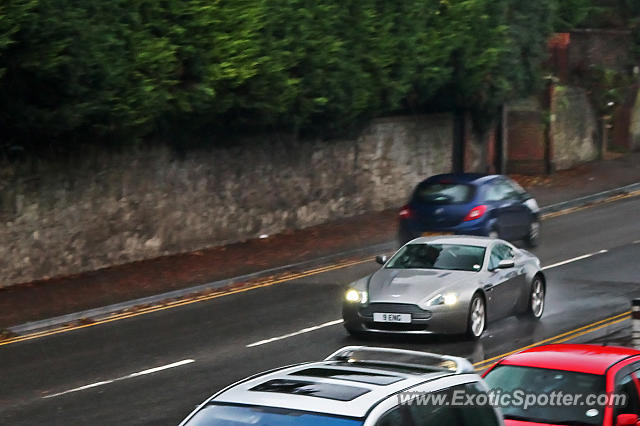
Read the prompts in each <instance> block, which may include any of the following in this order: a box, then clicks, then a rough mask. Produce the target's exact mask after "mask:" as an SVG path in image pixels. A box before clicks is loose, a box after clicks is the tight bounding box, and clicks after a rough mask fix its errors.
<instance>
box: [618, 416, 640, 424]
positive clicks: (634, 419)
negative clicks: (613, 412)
mask: <svg viewBox="0 0 640 426" xmlns="http://www.w3.org/2000/svg"><path fill="white" fill-rule="evenodd" d="M637 424H638V416H637V415H635V414H618V417H616V426H636V425H637Z"/></svg>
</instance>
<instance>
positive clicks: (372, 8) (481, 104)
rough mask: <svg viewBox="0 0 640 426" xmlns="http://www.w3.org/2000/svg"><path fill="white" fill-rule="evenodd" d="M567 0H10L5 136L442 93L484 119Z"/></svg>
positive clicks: (296, 116) (286, 125)
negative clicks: (394, 0) (395, 0)
mask: <svg viewBox="0 0 640 426" xmlns="http://www.w3.org/2000/svg"><path fill="white" fill-rule="evenodd" d="M628 1H629V2H630V3H629V4H632V3H633V1H632V0H628ZM570 2H571V3H572V4H577V5H582V4H583V3H585V4H586V3H587V0H562V1H560V0H535V1H527V2H523V1H521V0H406V1H401V2H390V1H385V0H343V1H337V0H189V1H186V0H153V1H152V0H126V1H125V0H90V1H87V0H4V1H3V2H2V4H1V5H0V129H1V130H0V132H2V133H0V144H4V145H7V144H9V143H12V144H22V145H24V146H27V147H29V148H32V149H43V148H45V147H46V148H48V149H53V150H58V149H64V150H68V149H72V150H80V149H82V146H83V145H86V144H91V143H100V144H104V143H111V144H113V143H129V142H133V141H136V140H141V139H144V138H149V137H150V136H156V138H155V139H162V138H157V136H163V135H164V136H167V138H173V137H174V136H175V135H176V134H187V135H189V134H193V133H197V132H198V131H202V132H204V131H209V130H211V129H214V130H215V131H219V130H227V131H229V130H230V129H231V130H233V129H240V130H241V131H247V130H248V129H257V130H261V129H283V130H286V131H293V132H310V131H313V132H322V133H324V134H331V135H335V134H340V133H341V132H344V131H346V130H348V129H349V128H350V127H351V126H353V125H356V124H357V123H360V122H361V121H362V120H366V119H368V118H370V117H374V116H379V115H384V114H390V113H397V112H402V111H420V110H433V109H440V110H442V109H445V110H452V109H457V110H468V111H471V112H472V113H473V114H474V117H475V118H476V123H477V125H478V128H480V129H482V128H483V127H486V126H487V125H488V123H490V121H491V118H492V117H493V116H494V114H495V112H496V111H497V109H498V107H499V106H500V105H501V104H503V103H504V102H505V101H506V100H509V99H512V98H514V97H518V96H522V95H525V94H528V93H531V91H532V90H534V89H535V88H536V85H537V84H538V82H539V81H540V73H539V67H540V63H541V62H542V61H543V60H544V58H545V54H546V40H547V38H548V35H549V33H550V32H551V31H552V25H553V24H554V23H555V24H556V25H558V24H557V23H558V22H561V23H562V25H565V26H572V25H575V24H576V23H577V22H580V21H581V20H582V19H583V15H577V16H573V15H571V16H570V15H569V11H570V7H569V6H566V7H565V4H567V3H570ZM559 5H561V6H559ZM558 10H560V11H561V14H562V16H561V17H560V18H559V17H558V15H557V13H556V12H557V11H558ZM585 13H586V12H585ZM587 15H588V13H587Z"/></svg>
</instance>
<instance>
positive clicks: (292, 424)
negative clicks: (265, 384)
mask: <svg viewBox="0 0 640 426" xmlns="http://www.w3.org/2000/svg"><path fill="white" fill-rule="evenodd" d="M186 424H187V425H188V426H241V425H278V426H298V425H314V426H361V425H362V421H361V420H358V419H352V418H348V417H338V416H331V415H327V414H319V413H312V412H308V411H298V410H289V409H284V408H273V407H261V406H248V405H227V404H209V405H207V406H206V407H204V408H202V410H200V411H198V412H197V413H196V414H195V416H193V417H192V418H191V419H190V420H189V421H188V422H187V423H186Z"/></svg>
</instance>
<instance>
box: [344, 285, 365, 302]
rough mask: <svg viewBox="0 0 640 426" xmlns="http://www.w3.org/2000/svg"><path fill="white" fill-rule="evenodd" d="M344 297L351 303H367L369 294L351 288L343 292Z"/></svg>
mask: <svg viewBox="0 0 640 426" xmlns="http://www.w3.org/2000/svg"><path fill="white" fill-rule="evenodd" d="M344 299H345V300H346V301H347V302H351V303H357V302H360V303H362V304H364V303H367V300H369V294H368V293H367V292H366V291H358V290H355V289H353V288H351V289H349V290H347V292H346V293H345V295H344Z"/></svg>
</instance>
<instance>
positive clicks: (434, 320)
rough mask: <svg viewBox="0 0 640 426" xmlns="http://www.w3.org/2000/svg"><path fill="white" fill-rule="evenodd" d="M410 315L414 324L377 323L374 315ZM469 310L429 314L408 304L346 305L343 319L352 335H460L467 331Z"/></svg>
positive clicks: (443, 309)
mask: <svg viewBox="0 0 640 426" xmlns="http://www.w3.org/2000/svg"><path fill="white" fill-rule="evenodd" d="M374 312H380V313H398V314H411V323H388V322H374V321H373V313H374ZM467 315H468V310H467V309H464V308H462V307H460V306H456V307H448V306H434V307H433V308H432V309H430V310H424V309H421V308H420V307H419V306H417V305H412V304H406V303H370V304H367V305H361V304H358V303H344V304H343V305H342V318H343V319H344V327H345V328H346V329H347V330H349V331H355V332H369V333H391V334H459V333H464V332H465V331H466V330H467Z"/></svg>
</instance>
